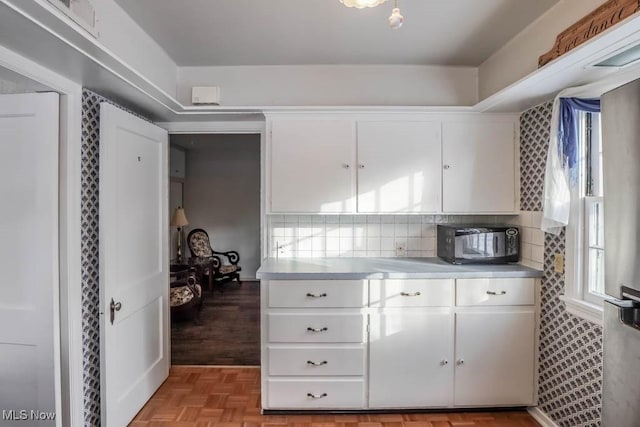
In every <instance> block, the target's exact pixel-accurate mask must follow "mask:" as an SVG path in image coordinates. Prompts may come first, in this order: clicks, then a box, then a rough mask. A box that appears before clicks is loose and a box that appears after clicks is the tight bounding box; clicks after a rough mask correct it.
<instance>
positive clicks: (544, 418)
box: [527, 406, 558, 427]
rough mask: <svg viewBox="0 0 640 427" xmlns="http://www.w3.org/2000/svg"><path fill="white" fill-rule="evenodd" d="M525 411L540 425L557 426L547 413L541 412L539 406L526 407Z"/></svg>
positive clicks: (546, 426)
mask: <svg viewBox="0 0 640 427" xmlns="http://www.w3.org/2000/svg"><path fill="white" fill-rule="evenodd" d="M527 411H528V412H529V414H531V416H532V417H533V418H534V419H535V420H536V421H537V422H539V423H540V425H542V427H558V424H556V423H555V422H554V421H553V420H552V419H551V417H549V415H547V414H546V413H545V412H543V411H542V409H540V408H539V407H537V406H531V407H529V408H527Z"/></svg>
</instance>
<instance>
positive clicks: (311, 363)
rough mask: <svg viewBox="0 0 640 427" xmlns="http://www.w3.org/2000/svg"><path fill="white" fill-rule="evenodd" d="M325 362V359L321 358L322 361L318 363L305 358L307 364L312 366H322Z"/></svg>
mask: <svg viewBox="0 0 640 427" xmlns="http://www.w3.org/2000/svg"><path fill="white" fill-rule="evenodd" d="M327 363H329V362H327V361H326V360H323V361H322V362H320V363H318V362H314V361H313V360H307V365H312V366H322V365H326V364H327Z"/></svg>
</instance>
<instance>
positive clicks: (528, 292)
mask: <svg viewBox="0 0 640 427" xmlns="http://www.w3.org/2000/svg"><path fill="white" fill-rule="evenodd" d="M534 303H535V279H522V278H520V279H518V278H512V279H458V280H456V305H459V306H483V305H487V306H491V305H533V304H534Z"/></svg>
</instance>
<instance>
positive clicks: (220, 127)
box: [156, 121, 269, 260]
mask: <svg viewBox="0 0 640 427" xmlns="http://www.w3.org/2000/svg"><path fill="white" fill-rule="evenodd" d="M156 125H158V126H160V127H161V128H163V129H166V130H167V132H169V138H171V135H180V134H183V135H184V134H191V135H196V134H198V135H202V134H204V135H207V134H209V135H260V254H261V256H262V259H263V260H264V259H265V258H267V257H268V255H269V250H268V247H267V241H268V240H267V235H268V232H269V230H268V227H267V224H266V209H265V206H266V198H265V194H266V193H265V189H266V185H267V180H266V168H265V165H266V162H267V158H266V152H267V151H266V127H265V126H266V124H265V121H239V122H226V121H210V122H160V123H156ZM169 144H171V139H169ZM183 192H184V188H183ZM183 194H184V193H183ZM183 197H184V196H183ZM169 215H171V212H169Z"/></svg>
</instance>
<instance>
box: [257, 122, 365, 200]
mask: <svg viewBox="0 0 640 427" xmlns="http://www.w3.org/2000/svg"><path fill="white" fill-rule="evenodd" d="M270 148H271V149H270V156H271V168H270V170H271V211H272V212H316V213H320V212H353V210H354V208H355V200H354V193H355V186H354V185H353V184H354V179H353V178H354V176H355V172H354V165H353V159H354V157H355V154H354V151H355V125H354V123H353V122H352V121H349V120H322V119H318V120H274V121H273V122H272V123H271V145H270Z"/></svg>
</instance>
